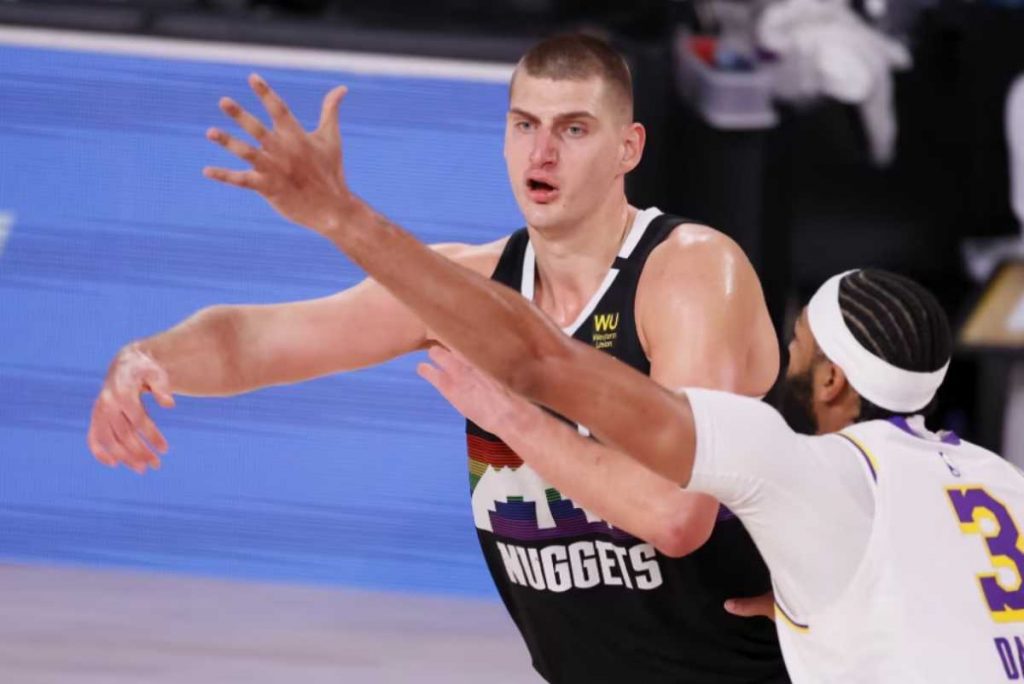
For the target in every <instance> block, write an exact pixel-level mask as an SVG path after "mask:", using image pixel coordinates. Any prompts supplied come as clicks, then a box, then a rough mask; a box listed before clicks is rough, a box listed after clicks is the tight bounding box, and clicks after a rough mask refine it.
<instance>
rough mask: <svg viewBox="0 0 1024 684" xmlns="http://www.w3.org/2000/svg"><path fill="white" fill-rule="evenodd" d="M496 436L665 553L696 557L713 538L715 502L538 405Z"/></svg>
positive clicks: (561, 486) (568, 493) (567, 492)
mask: <svg viewBox="0 0 1024 684" xmlns="http://www.w3.org/2000/svg"><path fill="white" fill-rule="evenodd" d="M524 404H525V403H524ZM498 436H499V437H501V438H502V440H504V441H505V443H506V444H508V446H509V447H510V448H511V449H512V450H513V451H515V452H516V453H517V454H518V455H519V456H520V457H521V458H523V460H524V461H526V462H527V463H529V464H530V466H531V467H532V468H533V469H534V470H535V471H537V473H538V474H539V475H540V476H541V477H542V478H544V480H545V481H547V482H550V483H551V484H552V485H554V486H555V487H556V488H557V489H558V490H559V491H560V492H561V493H562V495H563V496H565V497H567V498H570V499H572V500H573V502H574V503H576V504H577V505H578V506H582V507H584V508H586V509H587V510H589V511H591V512H592V513H595V514H597V515H598V516H600V517H601V518H602V519H604V520H607V521H608V522H610V523H611V524H613V525H615V526H616V527H618V528H620V529H623V530H625V531H626V532H629V533H630V534H633V535H635V536H637V537H639V538H640V539H643V540H645V541H649V542H651V543H652V544H654V546H655V547H657V548H658V550H659V551H661V552H662V553H665V554H666V555H670V556H681V555H685V554H687V553H690V552H691V551H694V550H695V549H697V548H699V547H700V546H701V545H703V544H704V542H706V541H707V539H708V537H709V536H710V535H711V531H712V528H713V527H714V523H715V519H716V516H717V513H718V503H717V502H716V501H715V500H714V499H713V498H712V497H710V496H707V495H705V494H698V493H694V492H686V491H683V490H682V489H680V488H679V486H678V485H676V484H675V483H673V482H672V481H671V480H669V479H667V478H665V477H662V476H661V475H658V474H657V473H655V472H653V471H652V470H650V469H649V468H647V467H645V466H644V465H642V464H640V463H637V462H636V461H634V460H632V459H630V458H629V457H627V456H625V455H623V454H622V453H620V452H617V451H615V450H614V449H611V448H609V447H606V446H604V445H602V444H600V443H598V442H595V441H594V440H591V439H585V438H583V437H581V436H580V435H579V434H578V433H577V432H576V431H575V430H573V429H572V428H570V427H569V426H568V425H566V424H565V423H563V422H561V421H558V420H556V419H554V418H552V417H551V416H550V415H548V414H546V413H544V412H543V411H541V410H540V409H539V408H537V407H535V406H526V405H524V406H523V407H522V408H520V409H518V410H517V411H515V412H514V413H513V414H510V417H509V419H508V420H507V421H506V426H505V427H503V428H501V429H499V431H498Z"/></svg>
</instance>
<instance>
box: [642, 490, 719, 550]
mask: <svg viewBox="0 0 1024 684" xmlns="http://www.w3.org/2000/svg"><path fill="white" fill-rule="evenodd" d="M679 494H681V495H682V496H683V497H686V498H687V499H692V498H694V497H698V496H699V497H700V500H699V501H683V502H681V505H676V506H674V507H673V509H674V510H672V511H670V512H669V513H668V514H667V515H664V516H662V518H661V523H660V524H659V526H658V529H657V531H656V533H655V535H653V536H654V538H653V539H651V542H652V543H653V544H654V546H655V548H657V549H658V551H660V552H661V553H662V554H663V555H665V556H668V557H669V558H680V557H682V556H686V555H688V554H691V553H693V552H694V551H696V550H697V549H699V548H700V547H702V546H703V545H704V544H705V543H706V542H707V540H708V539H709V538H710V537H711V532H712V530H714V527H715V519H716V518H717V516H718V502H717V501H715V500H714V499H712V498H711V497H708V496H704V495H695V494H690V493H688V492H683V491H680V492H679Z"/></svg>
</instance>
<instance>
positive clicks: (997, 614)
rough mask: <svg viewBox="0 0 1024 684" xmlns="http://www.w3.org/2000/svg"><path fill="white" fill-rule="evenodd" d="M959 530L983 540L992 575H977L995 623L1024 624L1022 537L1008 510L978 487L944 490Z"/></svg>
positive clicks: (1023, 542)
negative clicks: (992, 571) (990, 563)
mask: <svg viewBox="0 0 1024 684" xmlns="http://www.w3.org/2000/svg"><path fill="white" fill-rule="evenodd" d="M946 493H947V494H948V495H949V500H950V502H951V503H952V504H953V510H954V511H956V515H957V518H959V520H960V530H961V531H962V532H964V533H965V534H980V535H981V536H982V537H984V538H985V543H986V545H987V546H988V555H989V556H990V557H991V559H992V567H993V568H994V569H995V572H994V573H986V574H981V575H978V582H979V584H981V592H982V594H984V596H985V601H986V602H988V609H989V611H990V612H991V613H992V618H993V619H994V620H995V621H996V622H1021V621H1024V588H1022V586H1021V579H1022V572H1024V537H1021V535H1020V531H1019V530H1018V528H1017V523H1015V522H1014V520H1013V516H1011V515H1010V511H1008V510H1007V509H1006V506H1005V505H1004V504H1003V502H1001V501H999V500H997V499H996V498H995V497H993V496H992V495H991V494H989V493H988V492H987V491H985V490H984V489H982V488H981V487H972V488H957V487H951V488H949V489H947V490H946Z"/></svg>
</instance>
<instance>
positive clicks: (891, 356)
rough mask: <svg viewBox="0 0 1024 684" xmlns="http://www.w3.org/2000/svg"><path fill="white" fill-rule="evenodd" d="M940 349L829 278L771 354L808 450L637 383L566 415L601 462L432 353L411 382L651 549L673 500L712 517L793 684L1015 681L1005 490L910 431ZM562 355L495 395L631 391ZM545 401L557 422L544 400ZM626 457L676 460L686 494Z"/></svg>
mask: <svg viewBox="0 0 1024 684" xmlns="http://www.w3.org/2000/svg"><path fill="white" fill-rule="evenodd" d="M461 305H462V306H465V305H466V302H465V301H464V302H462V304H461ZM476 313H477V314H483V310H478V311H477V312H476ZM528 334H530V333H528ZM442 337H443V335H442ZM450 339H455V338H454V337H452V338H450ZM531 342H532V343H534V344H535V343H537V340H536V339H534V340H531ZM950 347H951V341H950V335H949V332H948V327H947V324H946V321H945V318H944V315H943V313H942V311H941V309H940V308H939V306H938V305H937V303H936V302H935V300H934V298H933V297H932V296H931V295H930V294H929V293H928V292H926V291H925V290H924V289H923V288H921V287H920V286H918V285H917V284H916V283H914V282H912V281H909V280H907V279H905V278H901V277H899V276H896V275H893V274H889V273H886V272H882V271H857V272H852V273H848V274H842V275H840V276H836V277H834V278H832V279H831V280H829V281H828V282H827V283H826V284H825V285H824V286H822V288H821V289H820V290H819V291H818V293H817V294H816V295H815V296H814V298H813V299H812V300H811V303H810V304H809V305H808V307H807V309H806V310H805V312H804V314H803V315H802V316H801V317H800V320H799V321H798V322H797V325H796V331H795V335H794V339H793V341H792V342H791V345H790V350H791V357H790V358H791V361H790V367H789V369H788V372H787V382H788V384H787V397H788V399H789V401H788V402H787V406H788V407H789V408H790V410H791V411H792V412H793V413H794V414H800V413H802V414H803V416H802V417H803V418H804V422H805V423H806V424H809V425H812V426H814V428H815V429H816V431H817V432H818V436H806V435H803V434H798V433H796V432H794V431H793V430H792V429H791V428H790V427H789V425H787V422H786V421H785V420H783V418H782V416H780V415H779V414H778V413H776V412H775V411H774V410H773V409H771V408H770V407H768V406H766V405H765V404H763V403H760V402H756V401H753V400H750V399H747V398H743V397H738V396H736V395H732V394H727V393H723V392H716V391H711V390H698V389H687V390H685V391H684V392H683V393H682V394H681V395H680V398H681V399H682V400H679V399H676V400H675V408H673V407H672V403H671V401H670V399H671V398H669V400H667V399H666V396H667V395H666V393H665V392H663V391H662V390H660V389H659V388H657V387H651V386H649V385H648V390H649V392H650V394H649V397H648V398H647V399H644V398H642V397H641V395H640V392H637V393H635V394H633V393H630V397H629V401H627V402H616V403H615V405H614V406H612V405H608V406H607V407H606V411H607V412H608V415H609V419H608V421H607V424H605V423H603V422H602V417H601V416H600V415H597V414H596V413H595V409H594V408H593V406H588V407H586V409H577V410H576V413H577V415H579V416H580V417H581V418H582V417H583V414H584V413H585V414H586V415H587V419H588V420H589V421H590V422H589V423H588V424H589V425H590V426H591V427H592V429H593V430H594V432H595V433H596V434H598V435H600V436H601V437H602V438H603V439H604V440H605V441H606V444H608V445H614V446H615V448H614V449H613V448H611V447H610V446H603V445H601V444H597V443H595V442H593V441H588V440H583V439H580V438H579V436H578V435H575V434H573V433H572V432H571V431H568V430H566V429H565V428H564V426H563V425H561V424H559V423H557V422H556V421H553V420H551V419H550V417H549V416H548V415H547V414H545V413H544V412H542V411H540V410H538V409H537V407H536V406H534V405H532V404H530V403H528V402H526V401H524V400H523V399H521V398H519V397H517V396H514V395H512V394H511V393H510V392H508V391H507V390H505V389H503V388H502V387H500V386H499V385H498V384H497V383H495V382H494V381H493V380H491V379H489V378H487V377H486V376H484V375H483V374H481V373H480V372H479V371H476V370H474V369H473V368H472V367H471V366H469V365H468V364H466V363H465V362H464V361H462V360H461V359H459V358H458V357H455V356H454V355H452V354H451V353H450V352H447V351H444V350H440V349H439V350H435V351H433V352H432V357H433V358H434V361H435V363H436V366H435V367H422V368H421V373H422V374H423V375H424V376H425V377H426V378H427V379H428V380H430V381H431V382H432V383H433V384H434V385H435V386H436V387H437V388H438V389H439V390H440V391H441V392H442V393H443V394H444V395H445V396H446V397H447V398H448V399H449V400H450V401H451V402H452V403H453V404H454V405H455V406H456V407H457V408H459V409H460V410H462V411H464V412H465V414H466V415H467V416H470V417H472V418H473V419H474V420H477V421H480V422H481V424H483V425H485V426H488V429H492V430H494V431H495V433H497V434H499V435H502V436H503V437H505V439H506V441H507V443H508V444H509V445H510V446H511V447H512V448H514V449H516V450H517V452H518V453H519V454H520V455H522V457H523V458H524V460H526V461H527V462H529V463H531V464H532V465H533V466H534V468H536V469H537V471H538V472H540V473H542V474H543V475H544V476H545V477H546V478H548V479H549V480H550V481H551V482H553V483H557V485H558V486H561V488H562V490H563V491H565V492H567V493H568V494H569V495H570V496H573V497H574V499H575V500H576V501H579V502H583V503H584V505H586V506H588V507H591V508H592V509H593V510H596V511H600V512H601V514H602V515H604V516H605V517H606V519H608V520H610V521H613V522H614V523H615V524H617V525H620V526H622V527H623V528H625V529H629V530H633V531H634V532H635V534H637V535H638V536H641V537H643V538H647V539H651V540H652V541H654V542H655V543H657V544H659V545H661V546H669V547H670V546H671V545H672V544H673V543H674V542H673V539H674V537H675V535H676V534H678V533H679V531H680V530H679V527H680V525H684V526H685V522H681V519H680V518H678V517H677V514H676V513H673V511H683V510H685V507H686V505H687V504H686V501H687V499H688V497H689V496H691V495H692V492H704V493H708V494H712V495H714V496H715V497H716V498H718V499H719V500H720V501H722V502H723V503H724V504H725V505H727V506H729V507H730V509H731V510H733V511H734V512H735V513H736V515H737V516H738V517H739V518H740V520H742V521H743V523H744V524H745V525H746V526H747V529H748V530H749V531H750V534H751V536H752V537H753V538H754V541H755V542H756V543H757V545H758V548H759V549H760V550H761V552H762V554H763V556H764V558H765V560H766V561H767V563H768V565H769V568H770V569H771V572H772V580H773V584H774V586H775V596H776V601H777V606H776V612H777V620H776V622H777V625H778V630H779V637H780V640H781V642H782V646H783V654H784V656H785V659H786V666H787V669H788V670H789V673H790V676H791V678H792V680H793V681H794V682H808V683H812V682H813V683H817V682H843V683H845V682H857V683H863V684H881V683H885V684H888V683H892V684H904V683H908V684H925V683H931V682H951V683H952V682H1005V681H1017V680H1019V679H1021V678H1024V586H1022V583H1021V578H1022V573H1024V527H1021V524H1024V476H1022V474H1021V473H1020V472H1019V471H1018V470H1017V469H1016V468H1015V467H1014V466H1012V465H1010V464H1009V463H1008V462H1007V461H1005V460H1003V459H1002V458H1000V457H999V456H997V455H996V454H993V453H991V452H989V451H986V450H984V449H982V448H980V447H978V446H976V445H973V444H970V443H967V442H965V441H963V440H962V439H960V438H958V437H957V436H956V435H955V434H952V433H934V432H930V431H929V430H927V429H926V427H925V424H924V419H923V417H922V416H921V412H922V411H926V409H927V407H928V406H929V405H930V404H932V402H933V398H934V396H935V393H936V391H937V389H938V388H939V385H940V384H941V382H942V379H943V377H944V375H945V371H946V368H947V366H948V363H949V354H950ZM467 351H469V350H467ZM577 351H578V350H574V351H573V352H572V357H574V358H573V360H572V361H565V360H560V359H559V357H561V356H562V354H563V353H564V352H556V351H554V350H551V352H550V353H552V354H553V355H554V357H553V358H554V362H553V363H552V362H551V359H548V360H540V359H538V360H536V363H537V364H538V365H541V366H543V367H544V371H543V374H542V375H538V376H535V377H530V378H529V380H523V379H522V378H521V377H520V378H516V377H515V376H514V375H508V376H506V379H508V380H512V381H513V382H515V383H521V384H518V387H519V388H520V389H522V390H525V391H526V392H527V394H529V395H531V396H533V397H534V398H535V399H541V397H544V396H546V395H548V394H549V390H547V389H545V388H544V387H543V386H542V384H543V383H545V382H546V380H544V378H548V377H552V378H553V379H552V381H553V382H555V381H557V382H564V381H565V380H566V377H567V376H568V375H573V376H582V375H586V374H591V373H594V372H600V373H601V375H602V377H603V380H604V382H603V383H602V384H603V385H604V386H605V387H606V388H607V387H616V386H617V383H618V382H619V381H620V380H621V381H622V382H623V383H634V382H635V383H637V384H641V381H642V379H641V378H636V377H635V376H634V377H633V379H632V380H629V379H627V377H626V376H627V375H631V374H628V373H623V374H622V377H620V378H618V379H612V378H613V377H614V375H615V370H613V369H611V368H609V367H604V368H601V369H600V371H597V369H595V368H593V367H592V365H591V364H590V361H591V359H589V358H587V357H589V356H590V355H588V354H577V353H576V352H577ZM473 353H474V355H477V356H479V357H480V359H479V360H481V361H484V362H486V358H485V357H486V356H487V354H485V353H484V354H481V353H479V351H478V350H474V351H473ZM547 353H548V352H545V355H546V354H547ZM563 358H565V357H563ZM534 362H535V360H534V359H530V360H527V361H525V362H524V364H523V366H529V365H530V364H532V363H534ZM495 370H499V371H500V367H495ZM623 370H625V369H623ZM516 372H517V373H520V374H524V375H529V374H530V371H527V370H525V369H524V368H520V369H518V370H517V371H516ZM535 382H540V383H542V384H541V385H536V384H533V383H535ZM587 384H588V383H586V382H585V381H584V382H579V383H577V386H576V388H575V389H576V390H582V389H584V388H585V386H586V385H587ZM595 384H596V383H595ZM642 384H645V385H647V384H648V383H642ZM606 391H607V390H606ZM545 401H546V403H549V404H550V405H551V406H555V405H558V410H559V411H560V412H563V413H564V414H566V415H570V416H572V415H574V411H573V409H571V408H569V407H567V406H566V405H564V403H571V402H569V400H568V399H567V398H566V397H565V396H564V395H563V394H562V393H561V392H558V393H554V394H552V395H551V397H550V398H548V399H547V400H545ZM577 403H578V404H582V402H577ZM673 412H674V413H675V414H676V415H675V416H674V417H673V416H672V413H673ZM623 420H632V421H633V426H634V427H633V429H632V431H631V432H630V431H627V430H626V429H625V426H623V425H622V421H623ZM626 453H629V454H631V455H632V454H635V455H637V456H638V457H639V459H640V460H644V461H654V460H658V459H659V458H672V457H674V458H676V459H677V460H678V462H679V463H681V464H684V465H683V469H684V471H685V472H684V476H683V478H681V479H680V480H679V483H680V484H683V485H685V486H686V487H687V490H688V491H683V490H680V489H678V488H677V487H676V483H675V482H673V481H669V480H667V479H665V478H662V477H661V476H659V475H657V474H655V473H653V472H651V471H650V470H648V469H645V468H644V467H643V466H641V465H640V464H639V463H637V462H636V461H634V460H631V459H629V458H627V457H626V456H624V455H623V454H626Z"/></svg>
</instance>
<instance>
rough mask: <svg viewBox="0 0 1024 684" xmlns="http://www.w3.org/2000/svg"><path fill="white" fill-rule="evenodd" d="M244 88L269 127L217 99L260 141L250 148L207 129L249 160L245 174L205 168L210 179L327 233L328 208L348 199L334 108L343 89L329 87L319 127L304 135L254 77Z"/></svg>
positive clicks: (225, 100)
mask: <svg viewBox="0 0 1024 684" xmlns="http://www.w3.org/2000/svg"><path fill="white" fill-rule="evenodd" d="M249 85H250V86H251V87H252V89H253V91H254V92H255V93H256V95H258V96H259V98H260V100H261V101H262V102H263V106H264V108H265V109H266V110H267V114H269V115H270V120H271V122H272V124H273V127H272V128H269V129H268V128H267V127H266V126H264V125H263V122H262V121H260V120H259V119H258V118H256V117H255V116H253V115H252V114H250V113H249V112H247V111H245V110H244V109H243V108H242V107H241V106H240V105H239V104H238V103H237V102H235V101H234V100H232V99H230V98H227V97H224V98H221V100H220V108H221V110H222V111H223V112H224V113H225V114H227V115H228V116H229V117H231V118H232V119H234V121H235V122H236V123H237V124H238V125H239V126H241V127H242V129H243V130H245V131H246V132H247V133H248V134H249V135H251V136H252V137H253V139H254V140H255V141H256V142H257V143H259V147H254V146H252V145H250V144H248V143H246V142H244V141H242V140H239V139H238V138H236V137H234V136H231V135H229V134H227V133H225V132H224V131H222V130H220V129H217V128H211V129H210V130H208V131H207V132H206V137H207V138H208V139H210V140H212V141H213V142H216V143H218V144H219V145H221V146H222V147H224V148H225V149H227V150H228V151H229V152H232V153H233V154H234V155H235V156H237V157H238V158H240V159H242V160H243V161H246V162H248V163H249V164H250V165H251V166H252V168H251V169H249V170H247V171H231V170H228V169H222V168H216V167H209V166H208V167H206V168H204V169H203V175H205V176H206V177H207V178H212V179H213V180H217V181H221V182H222V183H227V184H228V185H235V186H237V187H240V188H249V189H251V190H255V191H256V192H258V193H259V194H260V195H262V196H263V198H264V199H266V200H267V202H269V203H270V206H272V207H274V209H276V210H277V211H278V213H280V214H281V215H282V216H284V217H285V218H286V219H289V220H290V221H294V222H295V223H298V224H301V225H303V226H306V227H307V228H312V229H313V230H315V231H317V232H319V233H325V232H327V230H328V227H329V226H328V223H329V215H330V212H331V210H332V209H336V208H337V207H338V205H339V204H341V203H343V202H344V201H345V200H347V199H349V198H350V196H351V195H350V193H349V191H348V187H347V186H346V184H345V176H344V173H343V170H342V156H341V133H340V132H339V130H338V109H339V107H340V106H341V101H342V99H343V98H344V97H345V93H346V92H347V91H348V89H347V88H346V87H345V86H339V87H337V88H334V89H333V90H331V91H330V92H329V93H327V96H326V97H325V98H324V103H323V108H322V110H321V112H320V125H319V126H318V127H317V128H316V130H314V131H312V132H307V131H305V130H304V129H303V128H302V125H301V124H299V122H298V121H297V120H296V118H295V116H294V115H293V114H292V113H291V111H290V110H289V109H288V105H287V104H285V102H284V100H282V99H281V97H280V96H279V95H278V94H277V93H275V92H274V91H273V90H272V89H271V87H270V86H269V85H267V82H266V81H264V80H263V79H262V78H261V77H260V76H258V75H257V74H253V75H251V76H250V77H249Z"/></svg>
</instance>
